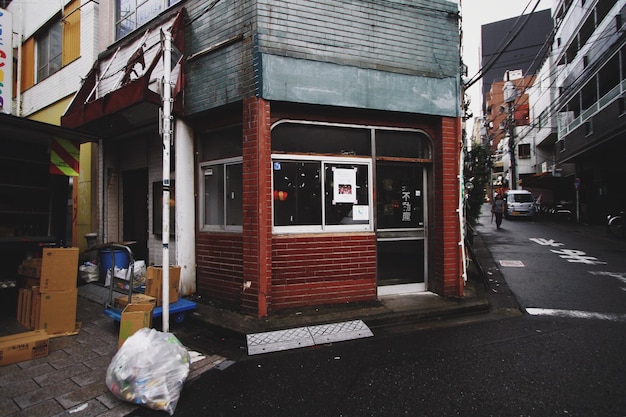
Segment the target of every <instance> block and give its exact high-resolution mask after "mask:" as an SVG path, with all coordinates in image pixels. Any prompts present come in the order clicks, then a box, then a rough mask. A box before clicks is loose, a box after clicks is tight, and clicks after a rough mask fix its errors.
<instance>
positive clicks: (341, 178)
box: [333, 168, 357, 204]
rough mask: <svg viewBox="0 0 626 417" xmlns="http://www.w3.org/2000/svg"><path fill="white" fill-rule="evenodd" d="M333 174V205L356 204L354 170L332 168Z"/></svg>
mask: <svg viewBox="0 0 626 417" xmlns="http://www.w3.org/2000/svg"><path fill="white" fill-rule="evenodd" d="M333 174H334V176H335V177H334V178H333V183H334V186H333V204H337V203H353V204H356V203H357V199H356V169H343V168H333Z"/></svg>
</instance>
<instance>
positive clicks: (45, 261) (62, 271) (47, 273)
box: [39, 248, 78, 293]
mask: <svg viewBox="0 0 626 417" xmlns="http://www.w3.org/2000/svg"><path fill="white" fill-rule="evenodd" d="M77 280H78V248H46V249H44V250H43V254H42V262H41V279H40V283H39V291H41V292H43V293H46V292H50V291H65V290H70V289H75V288H76V281H77Z"/></svg>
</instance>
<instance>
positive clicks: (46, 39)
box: [34, 18, 63, 84]
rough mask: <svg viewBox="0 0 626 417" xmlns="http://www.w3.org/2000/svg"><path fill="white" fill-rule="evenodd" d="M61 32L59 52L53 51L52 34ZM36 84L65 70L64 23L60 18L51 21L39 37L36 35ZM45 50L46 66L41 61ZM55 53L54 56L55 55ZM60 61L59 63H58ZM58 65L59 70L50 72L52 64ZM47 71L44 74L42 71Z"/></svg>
mask: <svg viewBox="0 0 626 417" xmlns="http://www.w3.org/2000/svg"><path fill="white" fill-rule="evenodd" d="M54 29H57V30H59V33H58V36H59V39H58V40H59V50H58V51H52V50H51V47H52V42H51V39H52V34H53V30H54ZM34 38H35V68H34V71H35V84H37V83H40V82H42V81H43V80H45V79H46V78H48V77H50V76H51V75H54V74H55V73H57V72H58V71H60V70H61V68H63V22H62V21H61V19H60V18H58V19H54V20H53V21H51V22H50V23H49V24H48V25H47V26H46V27H45V28H44V29H43V30H41V31H40V32H39V33H37V35H35V37H34ZM43 49H45V52H46V58H45V61H46V62H45V64H42V63H41V62H40V61H41V52H42V50H43ZM53 53H54V55H53ZM56 61H58V62H56ZM53 63H56V64H58V68H56V69H55V70H54V71H52V72H51V71H50V68H51V67H52V64H53ZM44 69H45V71H44V72H45V73H43V74H42V70H44Z"/></svg>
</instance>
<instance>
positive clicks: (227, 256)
mask: <svg viewBox="0 0 626 417" xmlns="http://www.w3.org/2000/svg"><path fill="white" fill-rule="evenodd" d="M196 251H197V254H196V256H197V266H196V275H197V281H196V285H197V293H198V295H200V296H202V297H205V298H208V299H218V300H221V301H224V302H226V303H229V304H232V305H233V306H235V307H237V308H238V307H239V304H240V303H241V296H242V289H243V239H242V235H241V234H236V233H206V232H201V233H199V234H198V240H197V245H196Z"/></svg>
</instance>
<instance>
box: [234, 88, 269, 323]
mask: <svg viewBox="0 0 626 417" xmlns="http://www.w3.org/2000/svg"><path fill="white" fill-rule="evenodd" d="M271 175H272V170H271V138H270V104H269V102H267V101H265V100H263V99H260V98H256V97H250V98H247V99H245V100H244V102H243V277H244V278H243V279H244V283H243V284H245V282H246V281H250V282H251V287H250V288H247V289H245V290H243V291H244V292H243V297H242V305H241V309H242V311H244V312H247V313H251V314H256V315H257V316H258V317H264V316H267V314H268V311H269V310H270V307H271V297H270V294H271V288H272V282H271V279H272V270H271V266H272V199H271V196H272V190H271V184H272V181H271Z"/></svg>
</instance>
